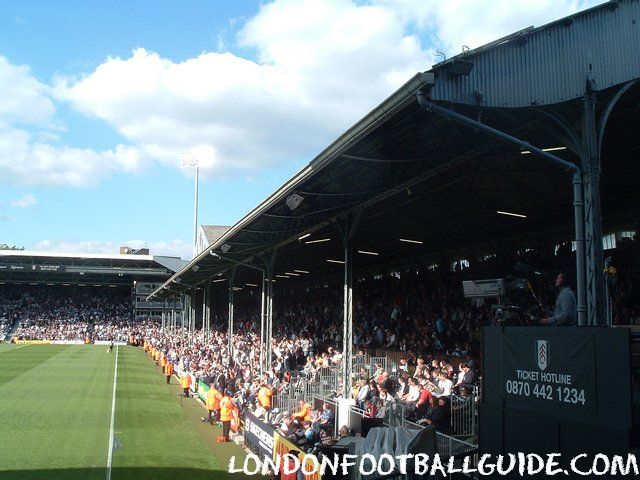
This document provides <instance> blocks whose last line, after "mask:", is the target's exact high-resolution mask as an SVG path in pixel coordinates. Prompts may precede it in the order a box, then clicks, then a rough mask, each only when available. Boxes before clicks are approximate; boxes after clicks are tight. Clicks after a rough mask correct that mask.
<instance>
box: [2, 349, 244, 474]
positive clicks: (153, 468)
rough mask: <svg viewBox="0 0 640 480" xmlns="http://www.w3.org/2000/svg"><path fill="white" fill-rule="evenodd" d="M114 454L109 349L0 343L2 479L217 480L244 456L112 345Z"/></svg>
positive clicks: (141, 363)
mask: <svg viewBox="0 0 640 480" xmlns="http://www.w3.org/2000/svg"><path fill="white" fill-rule="evenodd" d="M117 357H118V373H117V381H116V397H115V398H116V400H115V414H114V437H115V442H114V446H115V447H114V449H113V454H112V462H111V464H112V468H111V471H110V472H109V469H108V457H109V444H110V441H109V439H110V436H111V416H112V402H113V387H114V376H115V362H116V351H115V349H114V353H113V354H111V355H109V354H108V353H107V348H106V347H102V346H93V345H87V346H58V345H51V346H50V345H28V346H22V345H17V346H13V345H0V480H9V479H11V480H36V479H37V480H94V479H96V480H98V479H100V480H104V479H108V478H109V476H108V475H109V474H110V478H111V479H112V480H145V479H149V480H165V479H166V480H169V479H170V480H182V479H185V480H187V479H188V480H203V479H218V478H220V479H224V478H228V477H229V476H230V475H229V474H228V473H227V472H226V467H227V465H228V462H229V458H230V457H231V456H233V455H236V456H237V458H238V460H239V461H237V462H236V464H238V463H240V464H241V461H242V459H243V457H244V452H243V450H242V449H240V448H239V447H237V446H236V445H234V444H230V443H228V444H216V443H215V437H216V435H218V434H220V433H221V432H220V429H219V428H217V427H211V426H210V425H207V424H202V423H200V421H199V420H200V416H202V415H203V413H204V410H203V409H202V407H201V406H200V405H199V404H198V403H197V402H196V401H195V400H193V399H184V400H183V401H181V398H180V396H179V395H178V393H179V388H178V385H176V384H177V381H176V379H175V378H174V379H173V380H172V383H173V384H174V385H166V383H165V378H164V376H163V375H161V373H160V369H159V368H158V367H156V366H155V365H154V364H153V362H152V361H151V360H150V359H149V358H148V357H147V355H145V354H144V352H142V351H141V349H136V348H134V347H119V348H118V352H117Z"/></svg>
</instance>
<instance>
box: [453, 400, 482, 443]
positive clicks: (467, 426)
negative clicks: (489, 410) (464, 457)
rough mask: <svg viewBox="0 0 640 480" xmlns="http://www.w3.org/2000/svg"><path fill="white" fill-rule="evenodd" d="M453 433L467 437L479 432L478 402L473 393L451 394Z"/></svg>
mask: <svg viewBox="0 0 640 480" xmlns="http://www.w3.org/2000/svg"><path fill="white" fill-rule="evenodd" d="M451 434H452V435H453V436H454V437H467V438H468V437H474V436H476V435H477V434H478V402H477V397H476V396H475V395H474V394H473V393H470V394H468V395H467V396H464V397H463V396H459V395H452V396H451Z"/></svg>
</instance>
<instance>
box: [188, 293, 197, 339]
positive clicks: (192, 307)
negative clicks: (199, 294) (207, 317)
mask: <svg viewBox="0 0 640 480" xmlns="http://www.w3.org/2000/svg"><path fill="white" fill-rule="evenodd" d="M195 300H196V292H195V291H193V293H192V294H191V297H190V301H189V345H193V342H194V336H195V333H196V302H195Z"/></svg>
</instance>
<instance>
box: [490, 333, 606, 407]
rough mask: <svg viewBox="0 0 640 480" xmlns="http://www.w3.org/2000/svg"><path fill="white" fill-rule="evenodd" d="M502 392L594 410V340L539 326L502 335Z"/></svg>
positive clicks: (550, 404) (517, 397)
mask: <svg viewBox="0 0 640 480" xmlns="http://www.w3.org/2000/svg"><path fill="white" fill-rule="evenodd" d="M501 360H502V362H501V363H502V372H501V378H502V382H501V383H502V395H503V397H505V398H511V399H514V400H520V401H525V402H531V403H536V404H539V405H542V406H545V407H546V408H551V409H555V408H573V409H576V410H582V411H588V412H592V413H593V412H595V411H596V405H597V398H596V397H597V395H596V366H595V362H596V359H595V339H594V338H593V337H592V336H586V337H574V336H565V335H557V334H554V333H552V332H549V331H548V330H546V329H542V328H541V329H538V330H537V331H536V332H535V334H534V336H531V335H504V336H503V337H502V358H501Z"/></svg>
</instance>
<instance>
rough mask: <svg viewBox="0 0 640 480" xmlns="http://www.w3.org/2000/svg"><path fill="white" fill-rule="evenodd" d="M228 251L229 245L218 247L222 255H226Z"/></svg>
mask: <svg viewBox="0 0 640 480" xmlns="http://www.w3.org/2000/svg"><path fill="white" fill-rule="evenodd" d="M229 250H231V245H229V244H228V243H225V244H224V245H222V246H221V247H220V251H221V252H222V253H227V252H228V251H229Z"/></svg>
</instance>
